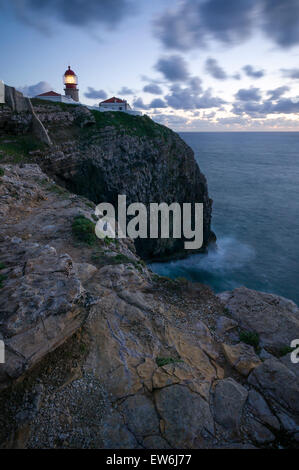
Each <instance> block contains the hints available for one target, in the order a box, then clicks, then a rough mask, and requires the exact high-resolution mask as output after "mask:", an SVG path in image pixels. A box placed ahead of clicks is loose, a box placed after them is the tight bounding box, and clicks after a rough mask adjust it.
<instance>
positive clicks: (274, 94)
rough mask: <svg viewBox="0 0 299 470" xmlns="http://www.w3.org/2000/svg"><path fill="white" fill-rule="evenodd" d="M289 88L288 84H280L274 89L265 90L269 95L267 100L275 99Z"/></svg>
mask: <svg viewBox="0 0 299 470" xmlns="http://www.w3.org/2000/svg"><path fill="white" fill-rule="evenodd" d="M289 90H290V88H289V87H288V86H280V87H278V88H275V89H274V90H269V91H267V95H268V96H269V100H272V101H276V100H278V98H280V97H281V96H282V95H284V94H285V93H286V92H287V91H289Z"/></svg>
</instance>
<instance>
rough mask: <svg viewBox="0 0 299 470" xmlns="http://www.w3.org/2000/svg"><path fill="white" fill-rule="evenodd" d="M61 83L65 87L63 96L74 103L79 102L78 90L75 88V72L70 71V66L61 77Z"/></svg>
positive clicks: (76, 79)
mask: <svg viewBox="0 0 299 470" xmlns="http://www.w3.org/2000/svg"><path fill="white" fill-rule="evenodd" d="M63 83H64V85H65V89H64V92H65V96H69V97H70V98H72V99H73V100H74V101H79V90H78V88H77V85H78V77H77V75H76V74H75V72H73V71H72V70H71V67H70V66H69V67H68V69H67V71H66V72H65V74H64V76H63Z"/></svg>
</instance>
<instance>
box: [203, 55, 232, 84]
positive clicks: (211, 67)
mask: <svg viewBox="0 0 299 470" xmlns="http://www.w3.org/2000/svg"><path fill="white" fill-rule="evenodd" d="M205 68H206V71H207V72H208V74H210V75H211V76H212V77H213V78H215V79H216V80H226V79H227V73H226V72H225V70H223V68H222V67H220V65H219V64H218V62H217V60H216V59H213V58H212V57H209V58H208V59H207V60H206V65H205Z"/></svg>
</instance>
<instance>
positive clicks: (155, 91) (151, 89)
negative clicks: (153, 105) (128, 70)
mask: <svg viewBox="0 0 299 470" xmlns="http://www.w3.org/2000/svg"><path fill="white" fill-rule="evenodd" d="M143 91H145V92H146V93H152V95H162V93H163V91H162V88H161V87H159V85H157V84H156V83H149V84H148V85H145V87H144V88H143Z"/></svg>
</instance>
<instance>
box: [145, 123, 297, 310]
mask: <svg viewBox="0 0 299 470" xmlns="http://www.w3.org/2000/svg"><path fill="white" fill-rule="evenodd" d="M180 135H181V137H182V138H183V139H184V140H185V141H186V142H187V144H188V145H190V147H192V149H193V150H194V153H195V157H196V160H197V162H198V164H199V167H200V169H201V171H202V172H203V173H204V174H205V175H206V177H207V181H208V187H209V195H210V197H211V198H212V199H213V201H214V203H213V220H212V229H213V230H214V232H215V233H216V235H217V247H218V248H217V250H210V251H209V253H208V254H206V255H202V254H197V255H191V256H189V257H188V258H186V259H183V260H178V261H172V262H168V263H153V264H151V265H150V267H151V269H152V270H153V271H154V272H156V273H158V274H160V275H164V276H168V277H171V278H175V277H186V278H188V279H190V280H192V281H197V282H202V283H204V284H208V285H210V286H211V287H212V288H213V289H214V290H215V291H216V292H221V291H225V290H231V289H234V288H235V287H239V286H243V285H244V286H246V287H248V288H251V289H256V290H260V291H264V292H271V293H275V294H278V295H282V296H284V297H287V298H289V299H292V300H293V301H295V302H296V303H297V304H299V132H275V133H274V132H265V133H264V132H250V133H249V132H244V133H243V132H242V133H222V132H209V133H208V132H207V133H205V132H198V133H197V132H194V133H191V132H188V133H187V132H184V133H180Z"/></svg>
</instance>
